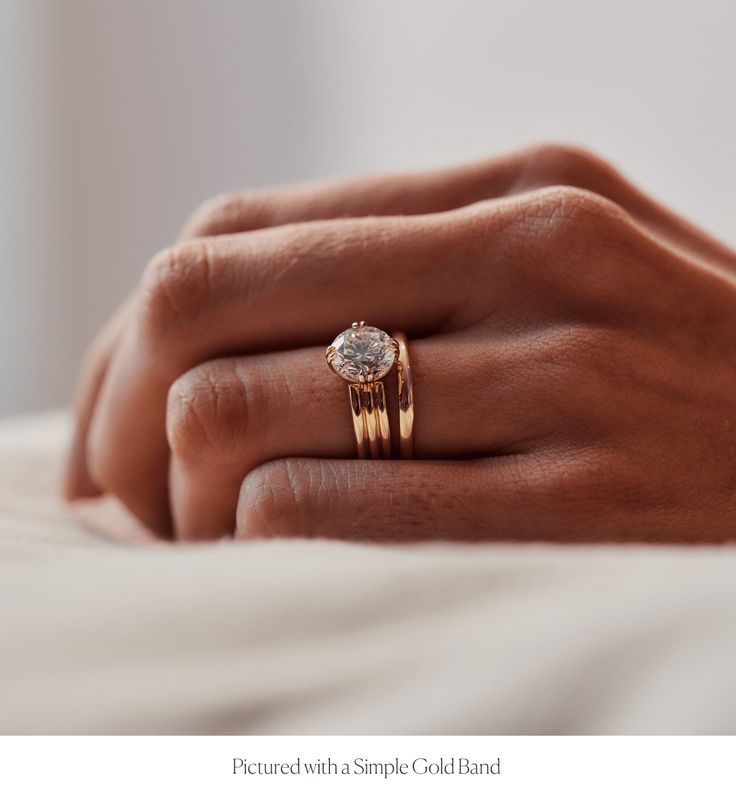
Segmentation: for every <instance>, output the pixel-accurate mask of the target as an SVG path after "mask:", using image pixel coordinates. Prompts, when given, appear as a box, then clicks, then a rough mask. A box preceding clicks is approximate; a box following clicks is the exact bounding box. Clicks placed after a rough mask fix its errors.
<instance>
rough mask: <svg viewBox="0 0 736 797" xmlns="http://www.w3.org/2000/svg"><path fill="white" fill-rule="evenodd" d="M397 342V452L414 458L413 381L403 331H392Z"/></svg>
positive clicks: (404, 457)
mask: <svg viewBox="0 0 736 797" xmlns="http://www.w3.org/2000/svg"><path fill="white" fill-rule="evenodd" d="M392 337H393V339H394V340H395V341H396V342H397V343H398V344H399V353H398V356H397V358H396V374H397V380H398V395H399V453H400V455H401V458H402V459H413V458H414V383H413V381H412V377H411V361H410V359H409V342H408V341H407V339H406V335H405V334H404V333H403V332H394V333H393V335H392Z"/></svg>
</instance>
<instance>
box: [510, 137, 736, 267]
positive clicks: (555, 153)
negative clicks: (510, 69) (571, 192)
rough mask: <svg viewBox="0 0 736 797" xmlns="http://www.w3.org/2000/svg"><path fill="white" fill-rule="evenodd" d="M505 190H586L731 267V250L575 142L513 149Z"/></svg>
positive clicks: (688, 251) (734, 259)
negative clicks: (509, 182) (513, 170)
mask: <svg viewBox="0 0 736 797" xmlns="http://www.w3.org/2000/svg"><path fill="white" fill-rule="evenodd" d="M512 157H516V159H517V160H516V166H517V169H518V171H517V173H516V176H515V179H514V181H513V183H512V185H511V187H510V190H509V192H510V193H519V192H527V191H534V190H537V189H539V188H544V187H548V186H552V185H562V186H570V187H572V188H582V189H584V190H586V191H592V192H593V193H596V194H598V195H600V196H602V197H605V198H606V199H609V200H611V201H612V202H615V203H616V204H618V205H619V206H620V207H621V208H623V209H624V210H625V211H626V212H627V213H629V214H630V215H631V216H632V218H634V219H635V220H636V221H637V222H638V223H639V224H640V225H641V226H642V227H643V228H644V229H645V230H647V231H648V232H649V233H651V234H652V235H654V236H655V237H657V238H658V239H661V240H663V241H664V242H666V243H667V244H668V245H669V246H670V247H672V248H674V249H676V250H677V251H679V252H681V253H683V254H685V255H689V256H691V257H695V258H698V259H701V260H705V261H706V262H708V263H710V264H712V265H715V266H717V267H721V268H726V269H728V270H733V269H734V268H736V253H735V252H734V251H733V250H732V249H730V248H729V247H727V246H725V245H724V244H722V243H721V242H719V241H717V240H716V239H714V238H713V237H712V236H710V235H708V234H707V233H706V232H704V231H703V230H700V229H698V228H697V227H695V225H693V224H691V223H690V222H689V221H687V220H686V219H683V218H682V217H681V216H679V215H677V214H676V213H673V212H672V211H671V210H669V209H668V208H666V207H665V206H664V205H662V204H660V203H659V202H657V201H656V200H654V199H652V198H651V197H650V196H649V195H648V194H646V193H644V192H643V191H642V190H641V189H639V188H638V187H637V186H635V185H634V184H633V183H632V182H630V181H629V180H628V179H627V178H626V177H624V176H623V175H622V173H621V172H620V171H619V170H618V169H616V168H614V167H613V166H611V164H609V163H607V162H606V161H605V160H603V159H602V158H599V157H598V156H596V155H594V154H592V153H590V152H588V151H586V150H584V149H581V148H579V147H573V146H567V145H564V144H542V145H537V146H534V147H531V148H529V149H527V150H522V151H521V152H519V153H516V154H515V156H514V155H512Z"/></svg>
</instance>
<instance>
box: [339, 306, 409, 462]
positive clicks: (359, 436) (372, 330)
mask: <svg viewBox="0 0 736 797" xmlns="http://www.w3.org/2000/svg"><path fill="white" fill-rule="evenodd" d="M325 356H326V359H327V364H328V365H329V367H330V368H331V369H332V370H333V371H334V372H335V373H336V374H337V375H338V376H339V377H340V378H341V379H343V380H345V381H346V382H348V383H349V385H348V392H349V398H350V410H351V415H352V420H353V431H354V433H355V442H356V447H357V452H358V457H359V458H360V459H367V458H372V459H381V458H384V459H389V458H390V457H391V453H392V452H391V427H390V424H389V418H388V410H387V406H386V390H385V387H384V384H383V381H382V380H383V379H384V377H386V376H387V375H388V374H389V373H390V371H391V370H392V369H393V368H394V366H396V369H397V374H398V376H397V379H398V401H399V428H400V438H401V439H400V448H399V452H400V455H401V456H402V457H410V456H412V455H413V444H412V440H411V436H412V429H413V419H414V410H413V398H412V389H411V371H410V369H409V362H408V349H407V343H406V336H405V335H403V333H400V332H396V333H394V336H393V337H392V336H391V335H389V334H388V333H387V332H384V331H383V330H382V329H378V328H377V327H372V326H368V325H367V324H366V323H365V322H364V321H356V322H355V323H353V325H352V326H351V327H350V328H349V329H346V330H344V331H343V332H341V333H340V334H339V335H338V336H337V337H336V338H335V339H334V340H333V341H332V343H331V344H330V345H329V346H328V347H327V351H326V353H325Z"/></svg>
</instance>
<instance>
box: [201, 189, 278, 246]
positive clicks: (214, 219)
mask: <svg viewBox="0 0 736 797" xmlns="http://www.w3.org/2000/svg"><path fill="white" fill-rule="evenodd" d="M270 215H271V213H270V203H269V202H268V201H267V200H266V197H265V196H264V195H263V193H262V192H257V191H249V192H242V191H241V192H238V193H226V194H220V195H218V196H215V197H212V198H211V199H208V200H206V201H205V202H203V203H202V204H201V205H200V206H199V207H198V208H197V209H196V210H195V211H194V213H193V214H192V216H191V217H190V219H189V222H188V223H187V225H186V227H185V230H186V235H187V236H192V237H202V236H208V235H223V234H225V233H229V232H235V231H237V232H246V231H247V230H253V229H256V228H258V227H267V226H270V223H269V219H270Z"/></svg>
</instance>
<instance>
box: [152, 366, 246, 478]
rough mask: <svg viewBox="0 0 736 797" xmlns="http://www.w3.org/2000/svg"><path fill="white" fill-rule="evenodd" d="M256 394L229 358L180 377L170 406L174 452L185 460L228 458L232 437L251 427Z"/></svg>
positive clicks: (168, 428) (168, 417) (172, 390)
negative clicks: (228, 360)
mask: <svg viewBox="0 0 736 797" xmlns="http://www.w3.org/2000/svg"><path fill="white" fill-rule="evenodd" d="M256 396H257V392H256V391H255V390H252V389H246V386H245V384H244V382H243V380H242V378H241V376H240V375H239V374H238V373H236V371H235V369H234V366H232V365H231V364H230V363H228V362H227V361H219V362H217V363H205V364H204V365H200V366H197V367H196V368H194V369H192V370H191V371H189V372H187V373H186V374H184V375H183V376H181V377H179V379H177V380H176V381H175V382H174V383H173V385H172V386H171V388H170V389H169V394H168V401H167V409H166V431H167V436H168V440H169V446H170V447H171V450H172V452H173V453H174V454H175V455H176V456H177V457H178V458H180V459H181V460H182V461H185V462H188V461H198V460H201V459H202V458H203V457H207V456H208V455H210V454H216V455H218V456H220V457H223V456H225V457H226V456H227V453H228V451H229V450H230V449H231V446H232V440H233V439H234V438H236V437H243V436H244V433H245V432H246V430H247V429H248V428H249V426H250V419H251V418H252V417H253V408H254V404H255V405H257V403H258V399H257V398H256Z"/></svg>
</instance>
